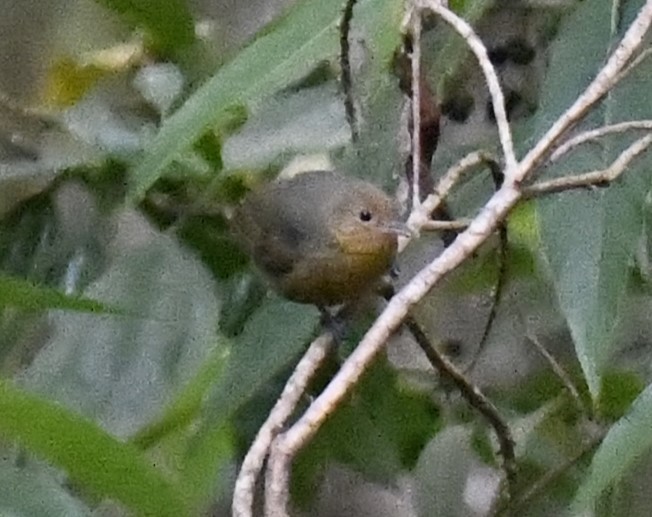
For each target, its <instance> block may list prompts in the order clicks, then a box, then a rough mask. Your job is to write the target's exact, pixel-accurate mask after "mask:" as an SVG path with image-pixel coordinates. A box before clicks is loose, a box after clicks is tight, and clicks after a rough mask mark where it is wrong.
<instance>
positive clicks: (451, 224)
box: [421, 219, 471, 232]
mask: <svg viewBox="0 0 652 517" xmlns="http://www.w3.org/2000/svg"><path fill="white" fill-rule="evenodd" d="M469 224H471V219H455V220H454V221H426V223H425V224H424V225H423V226H422V227H421V230H425V231H431V232H443V231H446V230H464V229H465V228H467V227H468V226H469Z"/></svg>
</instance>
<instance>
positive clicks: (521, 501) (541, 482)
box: [500, 434, 604, 515]
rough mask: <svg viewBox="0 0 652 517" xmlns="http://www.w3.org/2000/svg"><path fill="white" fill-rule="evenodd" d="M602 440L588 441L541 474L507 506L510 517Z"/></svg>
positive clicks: (597, 438) (596, 438)
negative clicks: (561, 461) (558, 463)
mask: <svg viewBox="0 0 652 517" xmlns="http://www.w3.org/2000/svg"><path fill="white" fill-rule="evenodd" d="M603 439H604V434H602V435H600V436H596V437H594V438H592V439H591V440H590V441H588V442H587V443H586V444H585V445H584V446H583V447H581V448H580V450H579V451H578V452H577V453H576V454H575V455H574V456H572V457H571V458H569V459H568V460H567V461H565V462H564V463H562V464H561V465H559V466H558V467H557V468H555V469H552V470H550V471H548V472H546V473H545V474H543V475H542V476H541V477H540V478H539V479H537V480H536V481H535V482H534V483H533V484H532V485H531V486H530V487H529V488H528V489H527V490H526V491H524V492H523V493H522V494H521V495H520V496H519V497H518V499H516V500H514V502H513V503H512V504H511V505H508V506H507V507H506V508H505V510H506V512H509V514H512V515H518V514H517V513H515V510H522V509H523V507H525V506H526V505H528V504H530V503H532V501H534V500H535V499H536V498H537V497H539V496H540V495H541V494H542V493H543V492H544V491H545V490H546V489H547V488H548V487H549V486H550V485H551V484H552V483H554V482H555V481H557V480H558V479H559V478H561V477H562V476H563V475H564V474H566V472H568V471H569V470H570V469H571V468H573V467H574V466H575V465H577V464H578V463H579V462H580V461H582V459H583V458H584V457H585V456H586V455H587V454H589V453H591V452H592V451H593V450H594V449H595V448H596V447H597V446H598V445H600V442H602V440H603ZM500 513H503V512H500Z"/></svg>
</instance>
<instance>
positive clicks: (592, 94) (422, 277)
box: [268, 0, 652, 486]
mask: <svg viewBox="0 0 652 517" xmlns="http://www.w3.org/2000/svg"><path fill="white" fill-rule="evenodd" d="M431 3H433V2H429V3H428V4H427V5H428V6H429V5H430V4H431ZM433 5H436V12H440V11H442V10H443V9H444V8H443V7H442V6H440V5H438V4H433ZM651 23H652V0H647V2H646V4H645V6H644V7H643V8H642V9H641V10H640V11H639V13H638V15H637V17H636V19H635V20H634V22H633V23H632V25H631V26H630V27H629V29H628V30H627V32H626V34H625V36H624V38H623V39H622V41H621V42H620V44H619V45H618V46H617V48H616V50H615V51H614V53H613V54H612V56H611V57H610V59H609V60H608V62H607V64H606V65H605V67H604V68H603V69H602V70H601V71H600V72H599V73H598V75H597V77H596V79H595V80H594V81H593V82H592V83H591V85H590V86H589V87H588V88H587V90H586V91H585V92H584V93H583V94H582V95H581V96H580V98H579V99H578V100H577V101H576V102H575V103H574V104H573V105H572V106H571V107H570V108H569V109H568V110H567V111H566V112H565V113H564V114H563V115H562V116H561V117H560V118H559V119H558V120H557V121H556V122H555V123H554V124H553V126H552V127H551V128H550V129H549V130H548V132H547V133H546V134H545V135H544V137H543V138H542V139H541V140H540V141H539V142H538V143H537V144H536V145H535V147H534V148H533V149H532V150H531V151H530V152H529V153H528V154H527V155H526V156H525V158H524V159H523V160H522V161H521V162H519V163H516V164H514V163H511V162H510V161H509V160H510V159H509V158H506V163H507V167H506V170H505V181H504V183H503V185H502V187H501V188H500V190H499V191H498V192H496V193H495V194H494V195H493V196H492V197H491V198H490V199H489V201H488V202H487V203H486V204H485V206H484V207H483V208H482V210H481V211H480V213H479V214H478V215H477V216H476V217H475V219H474V220H473V221H472V223H471V224H470V225H469V227H468V228H467V229H466V231H465V232H463V233H461V234H460V235H459V236H458V237H457V239H455V241H454V242H453V243H452V244H451V245H450V246H449V247H447V248H446V249H445V250H444V251H443V252H442V253H441V254H440V255H439V256H438V257H437V258H436V259H434V260H433V261H432V262H431V263H430V264H428V265H427V266H426V267H424V268H423V269H422V270H421V271H419V272H418V273H417V274H416V275H415V276H414V277H413V278H412V280H411V281H410V282H409V283H408V284H407V285H406V286H405V287H403V289H401V291H399V292H398V293H397V294H396V296H394V297H393V298H392V300H391V301H390V302H389V303H388V304H387V307H386V308H385V310H384V311H383V313H382V314H381V315H380V316H379V317H378V318H377V319H376V321H375V322H374V323H373V325H372V326H371V328H369V330H368V331H367V333H366V334H365V336H364V337H363V338H362V340H361V341H360V344H359V345H358V346H357V348H356V349H355V350H354V351H353V353H352V354H351V355H350V356H349V357H348V359H347V360H346V361H345V362H344V364H343V365H342V367H341V368H340V370H339V372H338V373H337V374H336V375H335V377H334V378H333V379H332V380H331V382H330V383H329V385H328V386H327V387H326V388H325V389H324V391H323V392H322V393H321V394H320V395H319V396H318V397H317V398H316V399H315V400H314V401H313V403H312V404H311V405H310V407H309V408H308V409H307V410H306V412H305V413H304V414H303V415H302V416H301V417H300V418H299V419H298V420H297V422H296V423H295V424H294V425H293V426H292V427H291V428H290V429H289V430H288V431H286V432H285V433H283V434H280V435H279V436H278V437H277V438H276V440H275V441H274V443H273V445H272V453H271V454H270V458H269V463H270V465H269V470H268V472H269V474H270V475H272V476H275V475H279V476H280V475H282V473H284V472H285V473H288V472H289V468H290V463H291V461H292V458H293V457H294V455H295V454H296V453H297V452H298V451H299V450H300V449H301V448H302V447H303V446H304V445H305V444H307V443H308V441H309V440H310V439H311V438H312V437H313V436H314V435H315V434H316V433H317V431H318V430H319V428H320V427H321V425H322V424H323V423H324V421H325V420H326V419H327V418H328V417H329V416H330V415H331V414H332V413H333V411H335V409H336V407H337V406H338V404H339V403H340V401H341V400H342V399H343V398H344V397H345V396H346V395H347V393H348V392H349V391H350V390H351V388H352V387H353V386H354V385H355V384H356V383H357V382H358V380H359V379H360V377H361V376H362V374H363V373H364V372H365V370H366V369H367V367H368V366H369V364H371V362H372V361H373V360H374V358H375V357H376V355H377V354H378V353H379V352H380V351H381V350H382V348H383V346H384V344H385V343H386V341H387V339H388V338H389V337H390V336H391V335H392V334H393V333H394V332H395V331H396V330H397V329H398V328H399V327H400V325H401V323H402V322H403V321H404V320H405V318H406V317H407V315H408V311H409V310H410V308H411V307H413V306H414V305H415V304H417V303H418V302H419V301H421V300H422V299H423V297H424V296H425V295H426V294H427V293H428V292H429V291H430V290H431V289H432V288H433V287H434V286H435V285H436V284H437V283H438V282H439V281H440V280H441V279H442V278H443V277H444V276H445V275H447V274H448V273H449V272H451V271H452V270H453V269H455V268H456V267H458V266H459V265H460V264H461V263H462V262H464V261H465V260H466V259H467V258H468V257H470V256H471V255H472V254H473V252H474V251H475V250H476V249H478V247H479V246H480V245H481V244H482V243H484V242H485V241H486V240H487V239H488V238H489V237H490V236H491V235H492V233H493V232H494V231H495V230H496V228H498V226H499V225H500V223H501V221H503V220H504V219H505V217H506V216H507V214H508V213H509V212H510V211H511V209H512V208H513V207H514V206H515V205H516V203H517V202H518V201H519V200H520V199H521V198H522V197H523V194H522V192H521V187H520V184H521V183H522V182H523V181H525V180H526V179H527V178H528V176H529V175H531V174H532V173H533V172H534V170H535V168H536V167H537V166H538V165H540V163H541V162H542V161H543V160H544V159H545V157H546V156H548V154H549V153H550V150H551V148H552V147H553V146H554V145H555V144H556V143H557V141H558V140H559V139H560V138H562V137H563V136H564V135H565V133H566V131H568V130H569V129H570V128H571V127H572V126H573V125H574V124H576V123H577V122H578V121H579V120H580V119H581V118H582V117H583V116H584V115H585V114H586V113H587V112H588V111H589V110H590V109H591V107H592V106H593V105H594V104H595V103H596V102H598V101H599V100H600V98H602V96H603V95H604V94H605V93H606V92H608V91H609V89H611V88H612V87H613V86H614V85H615V84H616V80H615V79H616V74H617V73H618V72H619V71H620V70H622V68H623V67H624V66H625V65H626V63H627V62H628V61H629V59H630V58H631V56H632V55H633V54H634V53H635V52H636V50H637V49H638V48H639V46H640V44H641V42H642V39H643V37H644V35H645V34H646V32H647V31H648V29H649V27H650V24H651ZM479 44H480V45H482V44H481V43H479ZM484 53H485V54H486V49H485V50H484ZM501 100H502V96H501ZM499 104H500V106H502V103H498V102H494V108H496V107H497V106H498V105H499ZM503 108H504V106H503ZM508 147H509V146H508ZM278 479H280V478H275V477H273V478H272V479H270V480H268V481H269V482H270V486H274V484H275V482H276V481H277V480H278Z"/></svg>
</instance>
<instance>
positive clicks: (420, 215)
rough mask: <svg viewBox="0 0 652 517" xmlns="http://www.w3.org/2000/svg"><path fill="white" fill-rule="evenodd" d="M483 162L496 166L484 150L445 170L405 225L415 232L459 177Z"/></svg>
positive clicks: (473, 153)
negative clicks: (431, 191) (433, 188)
mask: <svg viewBox="0 0 652 517" xmlns="http://www.w3.org/2000/svg"><path fill="white" fill-rule="evenodd" d="M484 164H488V165H489V166H490V167H497V166H498V164H497V162H496V159H495V158H494V157H493V156H492V155H491V154H490V153H487V152H485V151H473V152H472V153H469V154H467V155H466V156H465V157H464V158H462V159H461V160H460V161H458V162H457V163H456V164H455V165H453V166H452V167H451V168H450V169H448V171H446V173H445V174H444V175H443V176H442V178H441V179H440V180H439V183H438V184H437V186H436V187H435V190H434V192H433V193H432V194H430V195H429V196H428V197H427V198H426V199H425V200H424V202H423V203H421V206H420V207H419V209H418V210H414V211H412V213H411V214H410V217H409V219H408V221H407V225H408V226H409V227H410V228H411V229H412V230H414V231H415V232H418V231H419V230H420V229H421V228H423V227H424V226H426V225H427V224H428V223H430V222H431V215H432V213H433V212H434V211H435V210H437V208H439V206H440V205H441V203H442V202H443V201H444V199H446V196H448V194H449V193H450V191H451V190H452V188H453V187H454V186H455V185H456V184H457V182H458V181H459V180H460V178H461V177H462V176H463V175H464V174H466V173H468V172H470V171H471V170H473V169H474V168H475V167H477V166H478V165H484Z"/></svg>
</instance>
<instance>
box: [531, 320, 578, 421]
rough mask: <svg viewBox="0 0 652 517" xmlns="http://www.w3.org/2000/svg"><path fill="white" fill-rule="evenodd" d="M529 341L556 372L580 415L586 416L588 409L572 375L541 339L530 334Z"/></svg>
mask: <svg viewBox="0 0 652 517" xmlns="http://www.w3.org/2000/svg"><path fill="white" fill-rule="evenodd" d="M527 340H528V341H529V342H530V343H532V344H533V345H534V347H535V348H536V349H537V351H538V352H539V353H540V354H541V355H542V356H543V358H544V359H545V360H546V361H547V362H548V364H549V365H550V367H551V368H552V371H553V372H555V375H557V377H559V379H560V380H561V382H562V383H563V385H564V387H565V388H566V391H568V393H569V395H570V396H571V397H572V398H573V402H575V407H576V408H577V410H578V411H579V412H580V413H583V414H586V413H587V410H588V408H587V407H586V405H585V404H584V403H583V402H582V397H580V393H579V391H578V390H577V388H576V387H575V384H574V383H573V380H572V379H571V377H570V375H568V372H567V371H566V370H564V367H563V366H562V365H561V364H559V362H558V361H557V359H555V357H554V356H553V355H552V354H551V353H550V352H549V351H548V350H547V349H546V347H544V346H543V344H542V343H541V341H539V338H537V336H535V335H534V334H532V333H530V332H528V334H527Z"/></svg>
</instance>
